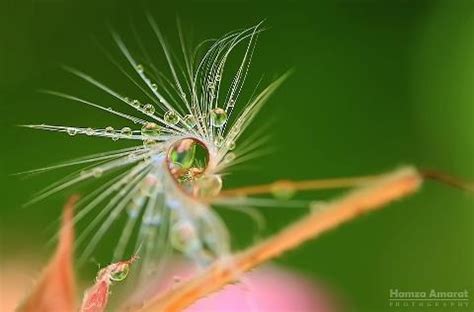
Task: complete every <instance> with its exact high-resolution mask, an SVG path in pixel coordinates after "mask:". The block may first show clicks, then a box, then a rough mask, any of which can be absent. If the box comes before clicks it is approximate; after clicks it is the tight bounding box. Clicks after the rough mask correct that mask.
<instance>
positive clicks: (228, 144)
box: [225, 140, 235, 151]
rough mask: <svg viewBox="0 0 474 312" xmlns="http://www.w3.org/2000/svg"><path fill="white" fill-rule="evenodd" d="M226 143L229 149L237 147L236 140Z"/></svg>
mask: <svg viewBox="0 0 474 312" xmlns="http://www.w3.org/2000/svg"><path fill="white" fill-rule="evenodd" d="M225 145H226V147H227V149H228V150H229V151H232V150H233V149H235V142H234V141H232V140H230V141H227V142H226V144H225Z"/></svg>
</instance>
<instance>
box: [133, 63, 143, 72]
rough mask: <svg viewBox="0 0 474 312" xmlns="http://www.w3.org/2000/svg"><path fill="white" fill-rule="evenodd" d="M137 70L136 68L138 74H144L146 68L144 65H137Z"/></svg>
mask: <svg viewBox="0 0 474 312" xmlns="http://www.w3.org/2000/svg"><path fill="white" fill-rule="evenodd" d="M135 68H136V70H137V72H139V73H143V71H144V68H143V65H142V64H137V66H136V67H135Z"/></svg>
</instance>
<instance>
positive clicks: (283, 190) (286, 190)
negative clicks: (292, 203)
mask: <svg viewBox="0 0 474 312" xmlns="http://www.w3.org/2000/svg"><path fill="white" fill-rule="evenodd" d="M271 192H272V194H273V196H275V197H276V198H278V199H290V198H291V197H293V196H294V195H295V193H296V190H295V187H294V186H293V184H292V183H291V182H289V181H279V182H275V183H274V184H273V185H272V187H271Z"/></svg>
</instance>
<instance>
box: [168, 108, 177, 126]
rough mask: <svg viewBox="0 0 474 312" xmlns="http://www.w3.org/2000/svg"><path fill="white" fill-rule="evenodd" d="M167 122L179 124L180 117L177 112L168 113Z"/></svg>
mask: <svg viewBox="0 0 474 312" xmlns="http://www.w3.org/2000/svg"><path fill="white" fill-rule="evenodd" d="M165 122H167V123H169V124H172V125H176V124H177V123H178V122H179V115H178V114H177V113H176V112H175V111H167V112H166V113H165Z"/></svg>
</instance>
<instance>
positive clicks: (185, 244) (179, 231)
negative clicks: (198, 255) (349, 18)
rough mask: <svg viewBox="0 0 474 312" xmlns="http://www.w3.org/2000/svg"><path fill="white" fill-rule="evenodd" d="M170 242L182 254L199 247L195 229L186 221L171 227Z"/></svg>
mask: <svg viewBox="0 0 474 312" xmlns="http://www.w3.org/2000/svg"><path fill="white" fill-rule="evenodd" d="M170 241H171V245H172V246H173V247H174V248H175V249H177V250H180V251H183V252H189V251H192V250H196V249H197V248H200V247H201V246H200V242H199V239H198V234H197V231H196V228H195V227H194V226H193V224H192V223H191V222H189V221H186V220H183V221H179V222H176V223H175V224H173V225H172V227H171V230H170Z"/></svg>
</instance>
